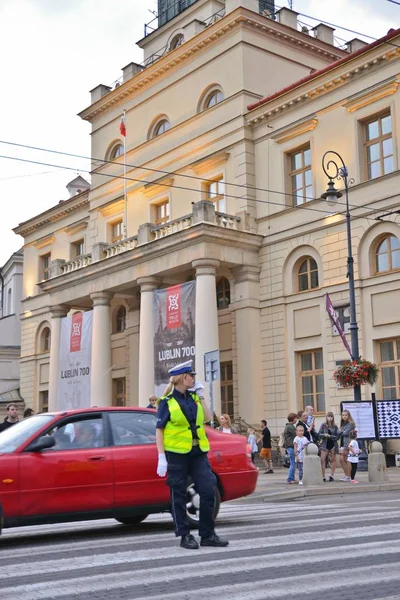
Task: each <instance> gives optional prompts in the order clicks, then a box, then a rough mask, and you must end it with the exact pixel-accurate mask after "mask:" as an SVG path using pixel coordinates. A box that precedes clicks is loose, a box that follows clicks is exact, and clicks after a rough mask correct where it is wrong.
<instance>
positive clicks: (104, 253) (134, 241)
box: [50, 201, 249, 279]
mask: <svg viewBox="0 0 400 600" xmlns="http://www.w3.org/2000/svg"><path fill="white" fill-rule="evenodd" d="M239 214H240V215H241V216H239V215H229V214H227V213H222V212H216V211H215V206H214V204H213V203H212V202H207V201H200V202H195V203H194V204H193V210H192V213H190V214H188V215H184V216H183V217H179V218H178V219H174V220H173V221H168V222H167V223H163V224H162V225H155V224H154V223H145V224H143V225H141V226H140V227H139V231H138V235H134V236H132V237H129V238H127V239H125V240H120V241H118V242H115V243H114V244H106V243H103V242H100V243H97V244H95V245H94V246H93V249H92V253H91V254H85V255H84V256H78V257H77V258H75V259H74V260H70V261H68V262H65V261H64V260H62V259H55V260H53V261H52V263H51V277H50V279H52V278H53V277H58V276H60V275H66V274H68V273H71V272H73V271H78V270H80V269H83V268H85V267H88V266H89V265H94V264H97V263H98V262H100V261H103V260H107V259H109V258H113V257H114V256H118V255H120V254H123V253H125V252H129V251H130V250H133V249H135V248H136V247H138V246H139V247H140V246H142V245H144V244H151V243H152V242H155V241H157V240H160V239H164V238H166V237H168V236H171V235H174V234H177V233H179V232H182V231H185V230H187V229H190V228H191V227H195V226H196V225H198V224H201V223H203V224H204V223H205V224H208V225H211V226H215V227H218V228H221V229H226V230H237V231H245V230H247V231H249V224H248V222H249V216H248V214H247V213H245V212H242V213H239ZM221 233H222V232H221Z"/></svg>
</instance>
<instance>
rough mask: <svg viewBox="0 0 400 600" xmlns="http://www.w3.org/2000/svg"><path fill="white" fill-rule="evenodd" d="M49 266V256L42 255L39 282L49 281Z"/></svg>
mask: <svg viewBox="0 0 400 600" xmlns="http://www.w3.org/2000/svg"><path fill="white" fill-rule="evenodd" d="M50 264H51V254H43V256H41V257H40V271H41V273H40V274H41V281H45V280H47V279H50Z"/></svg>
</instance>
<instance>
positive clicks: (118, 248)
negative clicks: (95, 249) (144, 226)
mask: <svg viewBox="0 0 400 600" xmlns="http://www.w3.org/2000/svg"><path fill="white" fill-rule="evenodd" d="M137 243H138V237H137V235H134V236H132V237H130V238H127V239H126V240H120V241H119V242H115V243H114V244H111V245H110V246H107V248H105V250H104V252H105V255H106V258H111V257H112V256H117V254H122V253H123V252H127V251H128V250H133V249H134V248H136V246H137Z"/></svg>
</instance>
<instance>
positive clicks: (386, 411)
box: [376, 400, 400, 440]
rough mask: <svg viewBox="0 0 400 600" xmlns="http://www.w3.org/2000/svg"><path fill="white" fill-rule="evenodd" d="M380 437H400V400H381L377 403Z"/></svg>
mask: <svg viewBox="0 0 400 600" xmlns="http://www.w3.org/2000/svg"><path fill="white" fill-rule="evenodd" d="M376 412H377V417H378V427H379V437H381V438H386V439H388V440H390V439H392V440H393V439H398V438H400V400H379V402H377V403H376Z"/></svg>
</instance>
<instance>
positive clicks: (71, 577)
mask: <svg viewBox="0 0 400 600" xmlns="http://www.w3.org/2000/svg"><path fill="white" fill-rule="evenodd" d="M360 496H361V497H360ZM218 533H219V534H220V535H221V536H224V537H226V538H228V539H229V541H230V545H229V547H228V548H225V549H222V548H221V549H213V548H200V549H199V550H197V551H189V550H184V549H181V548H180V547H179V544H178V540H176V538H175V537H174V534H173V530H172V523H171V519H170V517H169V516H168V515H164V516H163V515H160V516H155V517H150V518H149V519H147V520H146V521H145V522H144V523H142V524H141V525H140V526H137V527H136V528H128V527H124V526H122V525H119V524H118V523H116V522H114V521H112V520H108V521H99V522H84V523H76V524H69V525H53V526H40V527H30V528H23V529H22V528H21V529H9V530H4V532H3V535H2V537H1V538H0V598H1V600H39V599H40V600H50V599H57V600H78V598H79V600H106V599H107V600H137V599H144V598H146V599H147V600H161V599H162V600H172V599H173V600H186V599H187V600H189V599H190V600H204V598H208V597H212V598H218V599H219V600H239V599H240V600H247V599H251V600H264V599H266V598H276V599H285V600H286V599H288V598H291V597H295V598H299V599H303V598H304V599H307V600H317V599H318V600H321V599H323V600H354V599H355V598H359V599H360V598H361V599H362V600H378V599H383V598H385V599H389V598H390V600H395V599H397V600H398V599H400V569H399V561H400V536H399V534H400V496H399V494H398V492H388V493H380V494H379V495H378V494H370V495H368V496H364V495H359V494H354V495H350V496H345V497H336V496H333V497H332V496H331V497H320V498H301V499H298V500H294V501H291V502H285V503H282V504H277V503H276V504H273V503H259V504H257V503H252V504H245V503H243V504H238V503H237V502H235V503H231V504H226V505H223V507H222V509H221V513H220V517H219V521H218Z"/></svg>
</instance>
